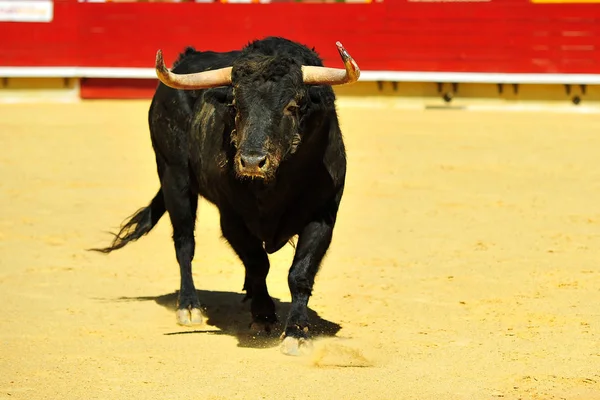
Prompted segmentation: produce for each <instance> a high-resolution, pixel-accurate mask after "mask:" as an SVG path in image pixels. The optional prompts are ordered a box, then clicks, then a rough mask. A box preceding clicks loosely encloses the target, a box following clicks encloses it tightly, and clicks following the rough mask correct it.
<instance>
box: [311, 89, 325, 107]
mask: <svg viewBox="0 0 600 400" xmlns="http://www.w3.org/2000/svg"><path fill="white" fill-rule="evenodd" d="M308 97H309V98H310V101H311V103H314V104H321V103H322V102H323V99H322V91H321V90H319V86H310V87H309V88H308Z"/></svg>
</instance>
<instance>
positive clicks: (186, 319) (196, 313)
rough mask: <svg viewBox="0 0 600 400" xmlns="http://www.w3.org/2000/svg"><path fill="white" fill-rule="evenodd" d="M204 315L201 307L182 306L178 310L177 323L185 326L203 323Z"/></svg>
mask: <svg viewBox="0 0 600 400" xmlns="http://www.w3.org/2000/svg"><path fill="white" fill-rule="evenodd" d="M203 322H204V316H203V315H202V311H201V310H200V309H199V308H180V309H179V310H177V323H178V324H179V325H183V326H193V325H202V323H203Z"/></svg>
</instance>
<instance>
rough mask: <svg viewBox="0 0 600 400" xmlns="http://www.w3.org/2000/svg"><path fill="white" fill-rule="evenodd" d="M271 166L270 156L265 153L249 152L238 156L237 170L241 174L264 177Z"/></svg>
mask: <svg viewBox="0 0 600 400" xmlns="http://www.w3.org/2000/svg"><path fill="white" fill-rule="evenodd" d="M269 167H270V163H269V157H268V156H267V154H265V153H260V152H247V153H240V154H239V155H238V157H237V170H238V173H239V174H240V175H241V176H247V177H252V178H263V179H264V178H266V176H267V173H268V171H269Z"/></svg>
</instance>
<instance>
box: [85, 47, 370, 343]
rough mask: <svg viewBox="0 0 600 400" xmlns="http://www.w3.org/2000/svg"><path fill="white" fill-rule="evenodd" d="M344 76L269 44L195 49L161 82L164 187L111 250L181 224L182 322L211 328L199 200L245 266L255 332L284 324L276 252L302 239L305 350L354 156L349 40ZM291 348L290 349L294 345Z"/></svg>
mask: <svg viewBox="0 0 600 400" xmlns="http://www.w3.org/2000/svg"><path fill="white" fill-rule="evenodd" d="M338 50H339V52H340V55H341V56H342V60H343V61H344V64H345V67H346V68H345V69H333V68H324V67H323V64H322V60H321V59H320V58H319V56H318V55H317V54H316V53H315V52H314V51H313V50H310V49H308V48H307V47H305V46H303V45H301V44H298V43H295V42H292V41H289V40H286V39H282V38H273V37H271V38H266V39H263V40H257V41H254V42H252V43H250V44H248V45H247V46H246V47H245V48H243V49H242V50H241V51H231V52H225V53H216V52H210V51H203V52H201V51H196V50H194V49H193V48H188V49H186V51H185V52H184V53H183V54H181V55H180V57H179V59H178V60H177V61H176V62H175V64H174V69H173V71H169V70H168V69H167V68H166V67H165V66H164V63H163V61H162V54H161V53H160V51H159V53H158V54H157V65H156V70H157V75H158V77H159V79H160V80H161V83H160V84H159V86H158V88H157V90H156V93H155V95H154V98H153V99H152V103H151V106H150V110H149V125H150V134H151V139H152V145H153V148H154V151H155V154H156V164H157V169H158V176H159V178H160V189H159V191H158V193H157V194H156V196H154V199H153V200H152V202H151V203H150V205H148V206H147V207H145V208H142V209H140V210H139V211H137V212H136V213H135V214H134V215H133V216H132V217H130V218H129V219H127V220H126V221H125V222H124V224H123V225H122V227H121V230H120V231H119V233H117V234H116V235H115V239H114V241H113V243H112V244H111V246H110V247H107V248H104V249H95V250H98V251H102V252H105V253H109V252H111V251H113V250H116V249H119V248H121V247H123V246H125V245H126V244H127V243H129V242H131V241H134V240H137V239H139V238H140V237H142V236H143V235H145V234H147V233H148V232H150V230H151V229H152V228H153V227H154V226H155V224H156V223H157V222H158V220H159V219H160V218H161V217H162V215H163V214H164V213H165V211H168V213H169V217H170V220H171V223H172V226H173V241H174V244H175V254H176V257H177V261H178V263H179V267H180V274H181V287H180V291H179V298H178V310H177V321H178V323H180V324H182V325H193V324H199V323H202V313H201V305H200V302H199V299H198V297H197V293H196V289H195V287H194V281H193V279H192V259H193V257H194V252H195V239H194V229H195V220H196V209H197V205H198V196H202V197H204V198H205V199H207V200H208V201H210V202H211V203H213V204H215V205H216V206H217V207H218V209H219V212H220V223H221V230H222V233H223V237H224V238H225V239H226V240H227V241H228V243H229V244H230V245H231V247H232V248H233V250H234V251H235V252H236V254H237V255H238V257H239V258H240V260H241V261H242V262H243V264H244V267H245V281H244V286H243V289H244V290H245V291H246V298H250V299H251V307H250V308H251V314H252V320H253V323H252V325H253V326H254V328H255V329H257V328H258V329H263V330H266V331H267V332H268V331H270V329H271V325H272V324H273V323H275V322H276V321H277V317H276V314H275V305H274V303H273V300H272V299H271V297H270V296H269V292H268V290H267V284H266V277H267V274H268V272H269V258H268V256H267V253H269V254H271V253H274V252H276V251H278V250H279V249H281V248H282V247H283V246H284V245H285V244H286V243H287V242H288V241H290V240H292V238H294V237H295V236H296V235H297V236H298V242H297V245H296V249H295V255H294V259H293V263H292V266H291V268H290V270H289V275H288V283H289V288H290V292H291V296H292V304H291V309H290V312H289V315H288V317H287V322H286V325H285V330H284V332H283V335H282V337H285V340H284V346H283V348H284V352H286V353H288V354H295V353H297V351H298V346H301V345H302V344H303V343H306V339H307V338H308V332H309V321H308V310H307V305H308V300H309V297H310V296H311V293H312V290H313V284H314V281H315V276H316V274H317V272H318V270H319V266H320V264H321V261H322V259H323V257H324V256H325V253H326V252H327V250H328V248H329V245H330V243H331V240H332V235H333V229H334V225H335V222H336V216H337V212H338V207H339V205H340V201H341V199H342V193H343V190H344V181H345V176H346V153H345V148H344V142H343V139H342V133H341V130H340V126H339V123H338V118H337V113H336V109H335V95H334V92H333V90H332V88H331V86H332V85H337V84H345V83H352V82H355V81H356V80H357V79H358V76H359V74H360V71H359V69H358V66H357V65H356V63H355V62H354V60H352V58H351V57H350V56H349V55H348V53H346V51H345V50H344V48H343V47H342V46H341V44H339V43H338ZM286 342H287V343H286Z"/></svg>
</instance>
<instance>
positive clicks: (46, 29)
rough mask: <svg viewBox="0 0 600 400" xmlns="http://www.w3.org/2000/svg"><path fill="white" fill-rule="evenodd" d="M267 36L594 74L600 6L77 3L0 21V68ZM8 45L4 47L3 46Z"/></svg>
mask: <svg viewBox="0 0 600 400" xmlns="http://www.w3.org/2000/svg"><path fill="white" fill-rule="evenodd" d="M266 35H283V36H286V37H289V38H291V39H296V40H299V41H302V42H304V43H306V44H308V45H311V46H315V47H316V49H317V51H319V52H320V53H321V54H322V55H323V56H324V58H325V60H326V63H327V64H328V65H332V66H336V65H340V61H339V59H338V55H337V52H336V48H335V45H334V43H335V41H336V40H340V41H341V42H342V43H343V44H344V46H345V47H346V48H347V49H348V51H349V52H350V54H352V55H353V56H354V58H355V59H356V60H357V61H358V63H359V65H360V67H361V69H362V70H385V71H440V72H504V73H511V72H514V73H600V52H599V51H598V49H600V5H598V4H535V3H531V2H530V0H491V1H488V2H449V3H440V2H437V3H436V2H415V1H414V0H413V1H409V0H385V1H384V2H383V3H372V4H340V3H338V4H302V3H273V4H220V3H215V4H201V3H78V2H77V0H55V9H54V20H53V22H52V23H6V22H4V23H0V37H3V38H5V39H4V40H3V41H2V44H1V45H0V66H82V67H85V66H89V67H152V66H153V61H154V56H155V54H156V50H157V49H158V48H162V49H163V50H164V54H165V57H166V59H167V62H168V63H169V62H172V60H174V59H175V57H176V56H177V54H178V53H179V52H180V51H181V50H182V49H183V47H184V46H186V45H194V46H195V47H196V48H198V49H211V50H228V49H232V48H238V47H240V46H242V45H244V44H245V43H246V42H247V41H248V40H251V39H253V38H260V37H263V36H266ZM7 38H10V39H7Z"/></svg>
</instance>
